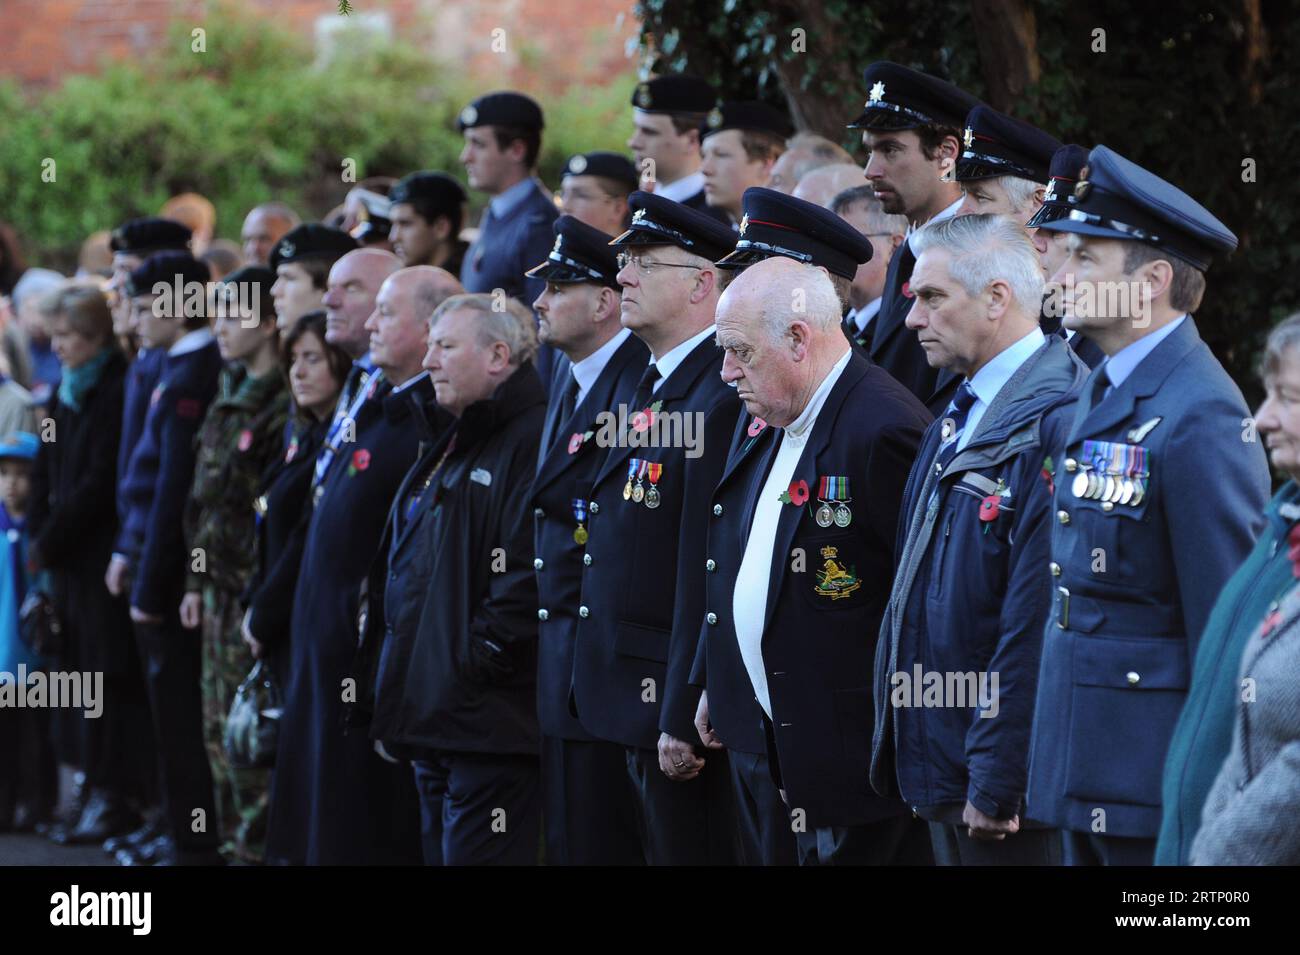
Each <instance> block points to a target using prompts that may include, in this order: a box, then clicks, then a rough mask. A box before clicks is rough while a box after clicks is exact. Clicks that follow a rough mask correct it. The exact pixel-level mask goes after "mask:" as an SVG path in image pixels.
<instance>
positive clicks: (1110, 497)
mask: <svg viewBox="0 0 1300 955" xmlns="http://www.w3.org/2000/svg"><path fill="white" fill-rule="evenodd" d="M1072 464H1073V465H1075V466H1076V467H1077V466H1078V465H1077V463H1076V462H1075V460H1074V459H1073V458H1068V459H1066V462H1065V468H1066V470H1067V471H1073V470H1074V468H1073V467H1071V466H1070V465H1072ZM1070 489H1071V490H1072V491H1073V492H1074V496H1075V497H1081V498H1084V499H1086V500H1091V501H1102V502H1104V503H1106V504H1127V505H1128V506H1129V507H1137V506H1138V505H1139V504H1141V503H1142V499H1143V498H1144V497H1146V493H1147V489H1146V482H1145V481H1144V480H1142V477H1136V478H1133V477H1128V476H1127V475H1123V474H1117V473H1111V472H1109V471H1105V472H1103V471H1101V470H1099V469H1097V468H1090V467H1088V466H1087V465H1084V469H1083V470H1082V471H1080V472H1079V473H1078V474H1076V475H1075V476H1074V482H1073V483H1072V484H1071V485H1070Z"/></svg>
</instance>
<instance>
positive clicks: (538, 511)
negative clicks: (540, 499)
mask: <svg viewBox="0 0 1300 955" xmlns="http://www.w3.org/2000/svg"><path fill="white" fill-rule="evenodd" d="M545 516H546V512H545V511H544V510H542V509H541V508H540V507H535V508H533V517H535V518H537V519H538V520H541V519H542V518H543V517H545Z"/></svg>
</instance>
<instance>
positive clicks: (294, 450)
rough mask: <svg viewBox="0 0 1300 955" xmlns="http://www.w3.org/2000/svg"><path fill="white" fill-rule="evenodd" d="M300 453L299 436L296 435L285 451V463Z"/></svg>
mask: <svg viewBox="0 0 1300 955" xmlns="http://www.w3.org/2000/svg"><path fill="white" fill-rule="evenodd" d="M297 454H298V437H297V436H296V435H295V436H294V437H293V439H292V440H291V441H290V442H289V447H288V448H286V449H285V452H284V463H285V464H288V463H289V462H290V461H292V460H293V459H294V457H295V456H296V455H297Z"/></svg>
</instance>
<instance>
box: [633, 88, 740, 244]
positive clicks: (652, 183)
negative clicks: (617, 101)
mask: <svg viewBox="0 0 1300 955" xmlns="http://www.w3.org/2000/svg"><path fill="white" fill-rule="evenodd" d="M717 97H718V94H717V93H716V92H715V91H714V89H713V87H712V86H710V85H709V84H708V83H706V82H704V80H702V79H699V78H698V77H694V76H686V75H684V74H681V73H670V74H668V75H666V76H656V77H655V78H654V79H651V80H646V81H645V82H644V83H639V84H638V85H637V88H636V90H635V91H634V92H633V93H632V107H633V108H632V125H633V130H632V137H631V138H630V139H629V140H628V141H627V148H628V149H630V150H632V156H633V158H634V159H635V160H636V170H637V174H638V175H639V176H640V177H641V182H642V186H641V188H642V189H645V190H646V191H647V192H653V193H654V194H655V195H656V196H660V197H662V198H664V199H671V200H673V202H680V203H682V204H683V205H686V206H690V207H691V208H692V209H695V210H697V211H699V212H705V213H708V214H709V215H711V216H713V217H714V218H715V219H717V220H718V221H719V222H726V221H728V220H727V218H726V216H727V214H726V213H725V212H723V211H722V210H721V209H714V208H712V207H711V206H710V205H709V204H708V202H707V201H706V200H705V196H704V174H703V173H702V172H700V125H701V124H702V123H703V122H704V117H705V116H706V115H707V114H708V112H709V110H711V109H712V108H713V106H714V103H715V102H716V101H717ZM620 231H621V230H620Z"/></svg>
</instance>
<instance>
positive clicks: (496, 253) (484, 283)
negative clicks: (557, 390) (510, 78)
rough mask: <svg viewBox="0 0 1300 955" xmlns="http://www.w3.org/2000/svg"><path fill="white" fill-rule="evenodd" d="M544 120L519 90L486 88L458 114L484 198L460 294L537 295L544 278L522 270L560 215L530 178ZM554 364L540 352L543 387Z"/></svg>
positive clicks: (469, 166) (472, 174) (538, 254)
mask: <svg viewBox="0 0 1300 955" xmlns="http://www.w3.org/2000/svg"><path fill="white" fill-rule="evenodd" d="M543 125H544V121H543V118H542V108H541V107H540V106H538V105H537V103H536V102H534V101H533V100H532V99H530V98H529V97H527V96H524V95H523V94H522V93H513V92H509V91H506V92H498V93H488V94H487V95H486V96H480V97H479V98H478V99H476V100H474V102H472V103H470V104H469V105H468V106H466V107H465V108H464V109H462V110H461V111H460V116H459V118H458V119H457V128H458V129H459V130H460V132H461V134H462V135H463V136H464V138H465V147H464V148H463V149H462V150H461V153H460V161H461V164H462V165H464V167H465V174H466V176H468V177H469V185H470V188H471V189H477V190H479V191H480V192H484V193H487V195H488V207H487V209H486V211H484V213H483V219H482V221H481V222H480V223H479V232H478V238H477V239H475V240H474V244H473V245H471V246H470V247H469V249H468V250H467V251H466V253H465V260H464V262H463V263H462V264H461V267H460V282H461V285H463V286H465V291H466V292H485V293H488V294H491V293H492V292H494V291H495V290H496V289H502V290H504V292H505V294H506V295H507V296H509V297H510V298H516V299H518V300H519V301H521V302H523V303H524V304H525V305H528V306H531V305H532V303H533V302H534V301H535V300H536V299H537V296H538V295H540V294H542V288H543V286H544V283H543V282H542V280H541V279H536V278H527V277H526V276H525V273H526V272H527V270H528V269H531V268H532V267H533V266H534V265H536V264H537V263H538V262H540V261H541V260H542V259H544V258H546V253H547V252H548V251H549V250H550V248H551V242H552V241H553V239H554V236H553V235H552V234H551V223H553V222H554V221H555V218H556V216H557V215H558V212H557V211H556V208H555V203H554V201H553V200H552V198H551V194H550V193H549V192H548V191H547V190H546V187H545V186H543V185H542V182H541V180H540V179H538V178H537V177H536V175H534V170H535V169H536V167H537V155H538V153H540V152H541V148H542V127H543ZM554 364H555V351H554V349H552V348H550V347H549V346H544V347H542V348H541V349H539V350H538V352H537V361H536V367H537V373H538V374H539V375H541V377H542V384H543V385H545V384H547V383H549V382H550V380H551V372H552V369H553V367H554Z"/></svg>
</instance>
